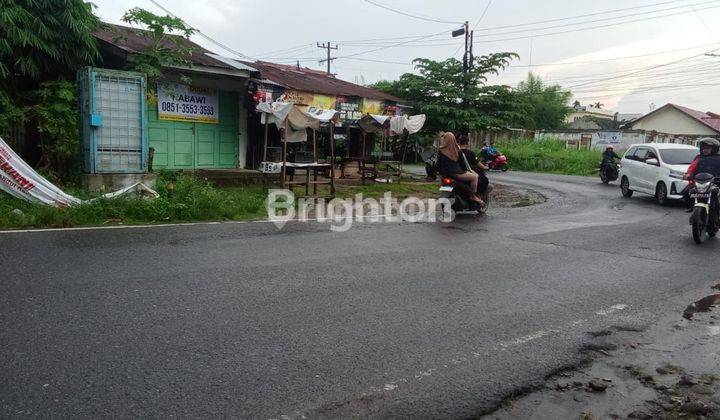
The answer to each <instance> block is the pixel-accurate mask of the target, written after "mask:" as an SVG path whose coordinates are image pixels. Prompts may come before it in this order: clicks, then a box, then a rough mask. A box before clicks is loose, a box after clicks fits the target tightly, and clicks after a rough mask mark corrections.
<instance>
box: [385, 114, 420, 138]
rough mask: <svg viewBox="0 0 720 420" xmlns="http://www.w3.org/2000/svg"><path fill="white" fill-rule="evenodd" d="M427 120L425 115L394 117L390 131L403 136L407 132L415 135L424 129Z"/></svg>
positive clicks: (391, 119)
mask: <svg viewBox="0 0 720 420" xmlns="http://www.w3.org/2000/svg"><path fill="white" fill-rule="evenodd" d="M425 120H426V117H425V114H419V115H413V116H412V117H408V116H407V115H401V116H397V117H392V118H390V131H392V132H393V133H395V134H403V133H404V132H405V131H407V132H408V133H409V134H415V133H417V132H418V131H420V130H421V129H422V128H423V126H424V125H425Z"/></svg>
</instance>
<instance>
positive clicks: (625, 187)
mask: <svg viewBox="0 0 720 420" xmlns="http://www.w3.org/2000/svg"><path fill="white" fill-rule="evenodd" d="M620 191H622V195H623V197H627V198H630V197H632V195H633V190H631V189H630V181H629V180H628V179H627V177H626V176H624V177H622V180H621V181H620Z"/></svg>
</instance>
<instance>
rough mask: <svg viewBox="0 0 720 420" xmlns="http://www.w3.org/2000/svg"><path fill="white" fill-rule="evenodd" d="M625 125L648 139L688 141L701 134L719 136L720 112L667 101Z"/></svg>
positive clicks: (656, 140)
mask: <svg viewBox="0 0 720 420" xmlns="http://www.w3.org/2000/svg"><path fill="white" fill-rule="evenodd" d="M624 128H626V129H630V130H642V131H644V132H645V133H646V135H647V137H646V139H647V141H648V142H650V141H655V142H672V143H679V142H683V143H690V142H693V141H694V140H697V139H699V138H702V137H715V138H719V139H720V115H719V114H716V113H714V112H709V111H707V112H703V111H698V110H695V109H691V108H688V107H684V106H680V105H675V104H670V103H669V104H666V105H664V106H662V107H660V108H658V109H656V110H654V111H652V112H649V113H647V114H645V115H643V116H642V117H640V118H638V119H636V120H634V121H632V122H630V123H628V124H626V125H625V127H624Z"/></svg>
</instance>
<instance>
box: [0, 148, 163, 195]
mask: <svg viewBox="0 0 720 420" xmlns="http://www.w3.org/2000/svg"><path fill="white" fill-rule="evenodd" d="M0 190H2V191H5V192H6V193H8V194H10V195H12V196H14V197H17V198H20V199H23V200H26V201H31V202H36V203H42V204H48V205H51V206H55V207H68V206H72V205H76V204H83V203H86V202H88V201H84V200H80V199H79V198H76V197H73V196H71V195H69V194H66V193H64V192H63V191H62V190H61V189H60V188H58V187H56V186H55V185H53V184H52V183H51V182H50V181H48V180H47V179H45V178H44V177H42V176H41V175H40V174H38V173H37V172H36V171H35V170H34V169H33V168H31V167H30V165H28V164H27V163H25V161H23V160H22V159H21V158H20V156H18V155H17V154H16V153H15V152H14V151H13V150H12V148H10V146H8V145H7V143H5V141H4V140H3V139H2V138H0ZM136 190H142V191H143V192H147V193H149V194H150V195H153V196H155V197H157V195H158V194H157V193H156V192H155V191H153V190H152V189H150V188H149V187H147V186H145V185H144V184H142V183H137V184H134V185H131V186H129V187H127V188H123V189H122V190H120V191H116V192H113V193H109V194H105V195H104V196H103V197H104V198H114V197H117V196H119V195H122V194H125V193H127V192H130V191H136Z"/></svg>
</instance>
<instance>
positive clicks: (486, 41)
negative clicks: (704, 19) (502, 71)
mask: <svg viewBox="0 0 720 420" xmlns="http://www.w3.org/2000/svg"><path fill="white" fill-rule="evenodd" d="M718 7H720V6H708V7H705V8H702V9H697V10H709V9H716V8H718ZM688 13H692V10H688V11H684V12H675V13H668V14H665V15H660V16H651V17H647V18H643V19H633V20H628V21H624V22H618V23H609V24H605V25H596V26H590V27H584V28H578V29H570V30H566V31H556V32H548V33H541V34H532V35H525V36H518V37H512V38H501V39H484V40H480V41H478V42H482V43H493V42H504V41H514V40H518V39H528V38H536V37H544V36H551V35H560V34H568V33H573V32H584V31H589V30H593V29H602V28H610V27H613V26H619V25H625V24H628V23H636V22H646V21H649V20H655V19H662V18H666V17H672V16H678V15H684V14H688ZM438 45H439V44H438Z"/></svg>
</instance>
